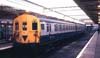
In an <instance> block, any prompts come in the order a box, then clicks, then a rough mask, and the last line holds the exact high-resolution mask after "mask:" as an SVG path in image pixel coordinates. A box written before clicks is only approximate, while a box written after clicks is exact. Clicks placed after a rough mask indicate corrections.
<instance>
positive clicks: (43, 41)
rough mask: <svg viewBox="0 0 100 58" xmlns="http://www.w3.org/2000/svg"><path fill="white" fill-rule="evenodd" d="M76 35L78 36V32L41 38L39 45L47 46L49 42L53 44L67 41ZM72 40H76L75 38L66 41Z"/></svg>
mask: <svg viewBox="0 0 100 58" xmlns="http://www.w3.org/2000/svg"><path fill="white" fill-rule="evenodd" d="M78 34H80V32H67V33H60V34H54V35H45V36H41V40H40V44H47V43H49V42H54V41H57V40H62V39H68V38H70V37H72V36H75V35H78ZM74 39H77V38H72V39H68V40H74Z"/></svg>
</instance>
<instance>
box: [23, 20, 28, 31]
mask: <svg viewBox="0 0 100 58" xmlns="http://www.w3.org/2000/svg"><path fill="white" fill-rule="evenodd" d="M23 30H27V23H26V22H23Z"/></svg>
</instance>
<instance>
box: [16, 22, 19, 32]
mask: <svg viewBox="0 0 100 58" xmlns="http://www.w3.org/2000/svg"><path fill="white" fill-rule="evenodd" d="M18 29H19V24H18V22H16V23H15V30H18Z"/></svg>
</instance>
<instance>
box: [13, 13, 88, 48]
mask: <svg viewBox="0 0 100 58" xmlns="http://www.w3.org/2000/svg"><path fill="white" fill-rule="evenodd" d="M85 28H86V26H85V24H82V23H76V22H70V21H65V20H60V19H56V18H46V17H36V16H33V15H31V14H28V13H24V14H22V15H19V16H18V17H16V18H15V19H14V21H13V37H14V44H15V45H17V46H18V45H23V44H27V45H30V44H31V45H34V44H39V45H44V44H47V43H51V42H54V41H58V40H59V41H60V40H63V39H68V37H71V36H73V35H78V34H80V33H83V32H84V31H85ZM74 39H77V38H74ZM68 40H69V39H68Z"/></svg>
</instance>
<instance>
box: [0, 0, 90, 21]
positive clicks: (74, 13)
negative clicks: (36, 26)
mask: <svg viewBox="0 0 100 58" xmlns="http://www.w3.org/2000/svg"><path fill="white" fill-rule="evenodd" d="M0 5H7V6H11V7H13V8H15V9H19V10H20V9H21V10H26V11H32V12H36V13H39V14H43V15H46V16H52V17H57V18H60V19H65V20H79V21H81V20H82V19H85V20H86V19H90V18H89V17H88V16H87V14H86V13H85V12H84V11H83V10H82V9H81V8H80V7H79V6H78V5H77V4H76V3H75V2H74V1H73V0H0ZM82 21H83V20H82Z"/></svg>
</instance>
